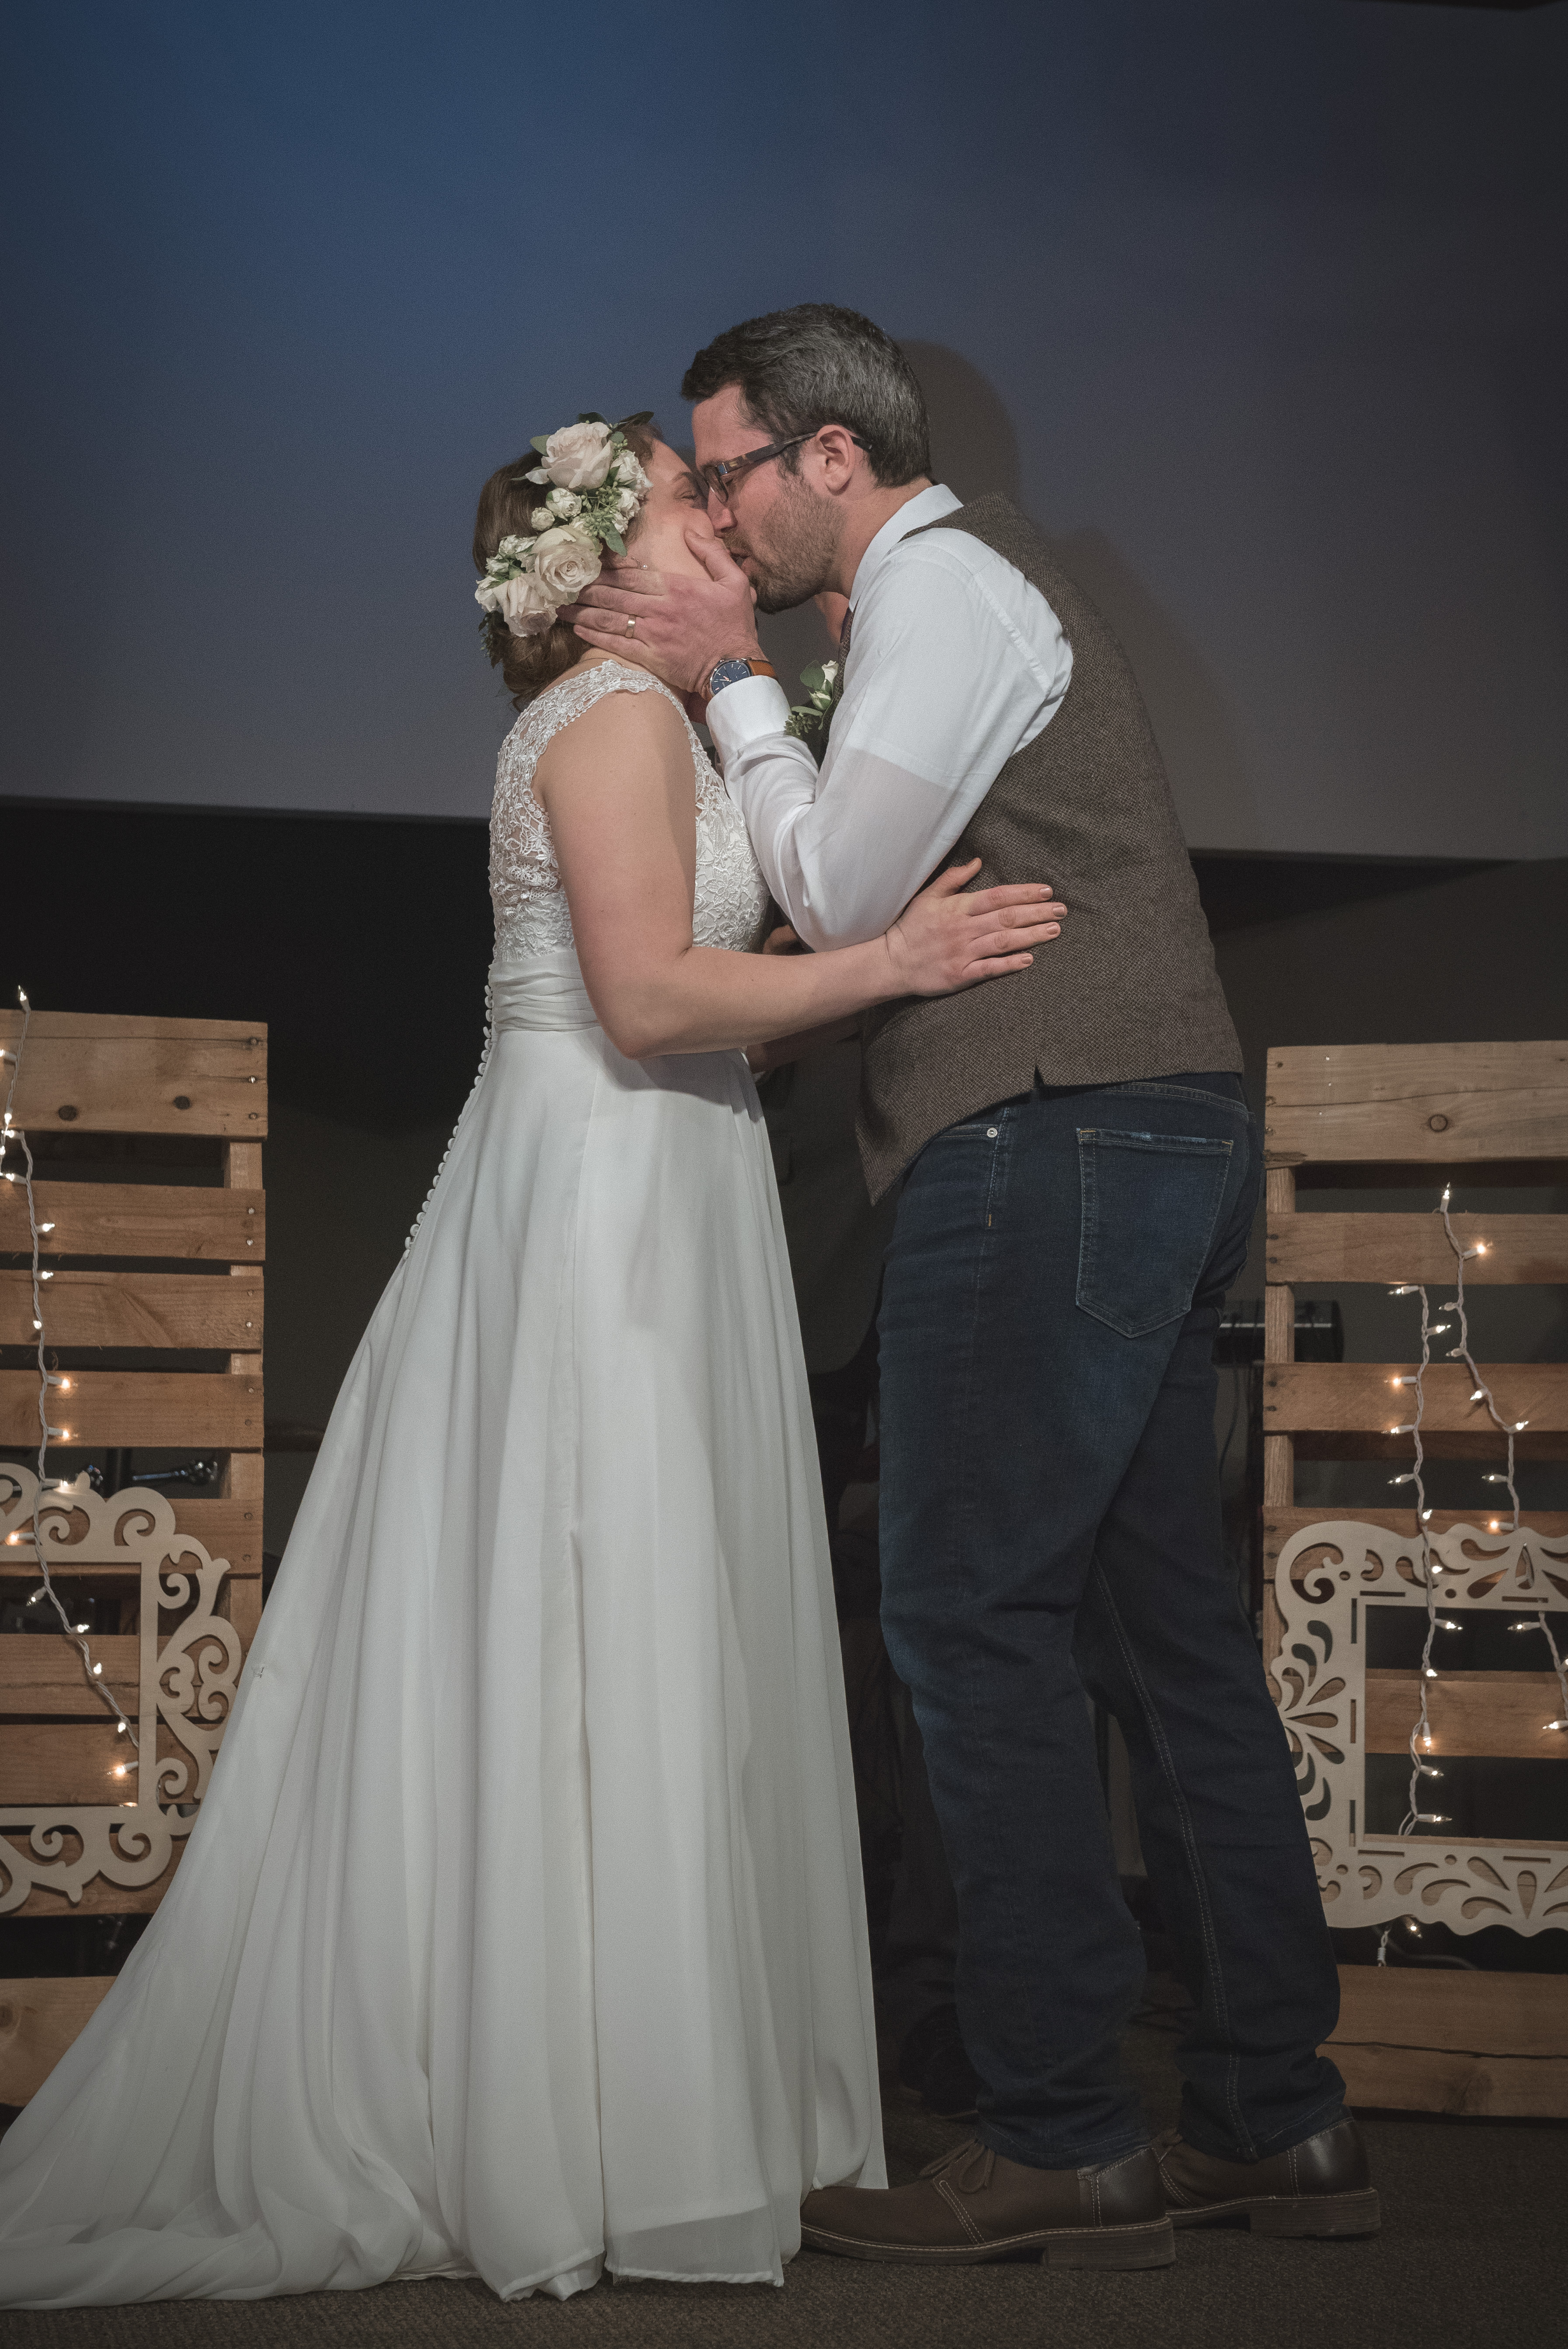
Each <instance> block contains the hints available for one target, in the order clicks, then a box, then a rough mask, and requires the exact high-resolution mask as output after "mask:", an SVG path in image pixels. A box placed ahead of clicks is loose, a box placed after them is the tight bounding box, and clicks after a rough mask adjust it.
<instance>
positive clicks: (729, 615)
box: [561, 533, 762, 693]
mask: <svg viewBox="0 0 1568 2349" xmlns="http://www.w3.org/2000/svg"><path fill="white" fill-rule="evenodd" d="M686 544H687V545H688V546H689V547H690V549H691V551H692V553H693V554H695V555H696V557H697V559H698V561H699V562H700V563H701V564H702V566H703V567H702V573H701V574H700V575H698V574H688V573H685V572H677V571H669V572H663V571H653V570H645V569H644V568H643V566H642V565H641V564H638V563H636V562H635V561H634V560H633V559H631V558H628V559H627V560H625V561H624V562H621V563H616V564H614V565H607V566H606V567H605V569H604V570H603V571H602V572H601V573H600V574H599V576H598V578H597V579H595V580H594V582H593V585H592V586H590V587H584V589H583V593H582V595H580V596H579V597H578V599H577V601H576V603H575V604H573V605H571V606H569V607H568V608H566V609H565V610H563V611H562V615H561V616H562V619H569V620H570V621H571V623H572V625H573V628H574V630H575V631H576V633H577V635H578V636H581V637H582V639H583V643H584V644H585V645H592V646H593V649H594V651H595V652H601V653H619V654H620V655H621V656H622V657H623V658H624V659H629V660H634V661H635V662H636V663H637V664H638V666H639V667H642V668H646V669H651V670H652V671H653V673H654V675H655V677H656V678H660V679H662V681H663V682H664V683H665V685H668V686H673V687H674V688H675V689H676V692H677V693H696V692H699V691H700V690H701V688H703V687H704V686H705V685H706V684H707V680H708V678H709V675H710V674H711V672H712V670H713V669H714V667H716V665H717V663H718V662H719V661H721V660H746V659H755V658H758V657H759V656H760V654H761V651H762V647H761V646H760V644H759V643H758V637H757V622H756V618H755V611H756V603H757V597H756V592H755V590H754V589H753V587H752V585H751V582H750V581H749V580H748V577H747V575H746V574H745V572H744V571H743V570H742V569H741V567H740V565H739V564H738V563H736V562H734V561H733V560H732V559H731V557H730V556H729V555H728V554H727V553H726V552H725V550H724V548H723V547H722V546H720V545H718V544H717V543H716V542H715V541H714V540H713V539H711V538H707V539H705V538H702V537H700V536H698V535H697V534H696V533H688V536H687V539H686ZM628 621H631V622H633V623H634V626H632V628H631V629H630V631H628V628H627V625H626V624H627V622H628Z"/></svg>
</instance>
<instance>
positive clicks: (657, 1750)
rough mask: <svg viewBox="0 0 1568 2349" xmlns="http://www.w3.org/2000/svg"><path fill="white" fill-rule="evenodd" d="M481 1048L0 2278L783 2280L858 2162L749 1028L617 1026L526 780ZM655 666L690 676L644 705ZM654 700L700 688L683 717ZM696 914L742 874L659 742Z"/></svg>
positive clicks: (832, 1851) (26, 2163) (845, 1821)
mask: <svg viewBox="0 0 1568 2349" xmlns="http://www.w3.org/2000/svg"><path fill="white" fill-rule="evenodd" d="M663 690H664V688H662V687H660V686H658V685H657V684H655V681H654V680H653V679H652V678H649V677H646V676H645V675H643V674H642V673H641V672H638V671H635V670H633V669H630V668H627V667H622V666H620V665H618V664H611V665H607V666H605V667H600V668H597V669H594V670H593V671H591V672H588V673H586V674H585V675H583V676H582V677H581V678H568V679H565V680H563V681H562V682H561V683H559V684H557V685H556V686H554V687H552V688H551V689H550V690H549V691H548V692H547V693H545V694H544V695H542V697H541V698H539V699H538V700H537V701H536V702H534V703H533V704H532V706H531V708H530V709H528V710H527V711H526V713H525V714H524V716H523V717H522V718H521V719H520V720H519V722H518V724H517V725H516V726H515V727H514V729H513V730H512V732H511V735H510V736H509V738H508V740H507V742H506V744H505V746H504V748H503V750H502V752H501V756H500V771H499V776H498V781H497V789H496V798H495V806H494V812H493V814H492V818H491V852H490V853H491V884H492V892H493V895H494V900H495V919H496V958H495V965H494V968H493V969H492V972H491V988H490V992H491V1023H492V1025H491V1034H490V1040H488V1042H487V1045H486V1051H485V1059H484V1061H483V1064H482V1065H481V1068H480V1075H479V1078H478V1081H476V1084H475V1086H474V1090H473V1092H472V1094H471V1095H470V1097H469V1102H468V1105H467V1107H466V1108H465V1109H464V1111H463V1113H462V1116H461V1119H460V1120H459V1124H458V1127H457V1130H456V1132H455V1133H454V1134H453V1137H452V1141H451V1144H450V1146H449V1150H448V1153H447V1155H446V1158H445V1159H444V1161H443V1162H442V1166H441V1171H440V1173H439V1174H438V1177H437V1180H436V1184H435V1186H434V1188H433V1190H432V1191H431V1194H430V1196H429V1199H428V1202H427V1204H426V1206H425V1209H424V1211H423V1214H422V1216H421V1218H420V1221H419V1223H418V1226H416V1229H415V1233H414V1236H413V1237H412V1239H411V1240H410V1242H409V1246H408V1250H407V1254H406V1256H405V1257H404V1260H403V1262H402V1264H401V1265H400V1267H399V1268H398V1269H397V1272H396V1273H395V1274H394V1275H393V1278H392V1279H391V1282H390V1284H389V1285H388V1287H387V1291H386V1294H385V1295H384V1296H383V1298H382V1299H381V1301H380V1303H379V1305H378V1306H377V1309H376V1313H375V1315H374V1317H373V1319H372V1320H371V1323H370V1326H369V1329H368V1330H366V1334H365V1338H364V1340H363V1343H362V1344H361V1346H360V1348H359V1350H358V1353H357V1354H356V1357H355V1360H354V1363H353V1366H352V1368H351V1369H350V1371H349V1373H348V1376H347V1378H346V1381H345V1382H344V1386H343V1391H342V1392H341V1394H340V1395H339V1397H338V1400H337V1403H336V1406H335V1410H334V1412H333V1414H332V1421H331V1424H330V1425H329V1427H328V1429H327V1432H326V1438H325V1444H323V1447H322V1452H321V1456H320V1459H319V1461H318V1463H317V1465H316V1469H315V1475H314V1476H313V1477H312V1479H311V1483H310V1487H309V1490H308V1492H307V1494H306V1495H305V1499H304V1506H303V1507H302V1508H301V1511H300V1515H299V1519H298V1522H297V1524H296V1525H295V1527H294V1534H293V1537H292V1538H291V1540H290V1542H289V1545H288V1549H287V1552H286V1555H285V1557H284V1563H283V1566H282V1568H281V1570H280V1573H279V1577H278V1581H277V1586H276V1588H275V1589H274V1591H273V1596H272V1599H271V1600H270V1602H269V1604H268V1607H267V1609H266V1612H265V1614H264V1616H263V1620H262V1625H261V1630H260V1631H259V1634H258V1636H257V1639H256V1641H255V1644H254V1647H253V1651H252V1653H251V1656H250V1659H249V1661H248V1664H247V1666H246V1670H245V1674H244V1678H243V1682H242V1687H241V1691H240V1696H239V1702H238V1703H237V1706H236V1708H235V1712H234V1715H233V1718H232V1722H231V1723H230V1726H229V1729H228V1732H227V1735H226V1737H225V1740H224V1744H223V1747H222V1754H221V1757H220V1760H219V1763H218V1766H217V1771H216V1774H215V1776H214V1780H213V1784H212V1787H211V1792H210V1794H209V1795H208V1796H207V1800H206V1803H205V1805H204V1806H203V1809H202V1813H201V1818H200V1820H199V1821H198V1823H197V1825H196V1827H195V1830H194V1833H193V1835H192V1837H191V1845H190V1849H189V1851H188V1854H187V1856H186V1858H185V1860H184V1863H183V1865H182V1866H181V1869H180V1872H179V1874H178V1876H177V1877H176V1878H175V1879H174V1882H173V1885H172V1887H171V1888H170V1892H169V1895H168V1898H167V1899H165V1901H164V1903H163V1905H162V1907H161V1909H160V1910H159V1911H158V1913H157V1915H156V1916H155V1917H154V1919H153V1920H152V1923H151V1925H150V1929H149V1930H148V1931H147V1933H146V1934H145V1935H144V1937H143V1938H142V1940H140V1941H139V1944H138V1945H137V1947H136V1949H135V1950H134V1951H133V1952H132V1954H131V1956H130V1959H129V1962H128V1963H127V1965H126V1967H125V1971H124V1972H123V1973H122V1974H121V1975H120V1977H119V1981H118V1982H117V1983H116V1985H115V1987H114V1989H113V1990H112V1991H111V1992H109V1994H108V1997H107V1998H106V1999H105V2000H104V2002H103V2003H102V2005H101V2006H100V2007H99V2008H98V2012H97V2013H96V2014H95V2015H94V2017H93V2019H92V2021H91V2022H90V2023H88V2027H87V2029H86V2030H85V2031H84V2032H83V2033H82V2034H81V2036H80V2038H79V2039H77V2042H76V2043H75V2044H74V2045H73V2046H72V2047H71V2048H70V2049H69V2050H68V2051H67V2054H66V2055H65V2056H64V2057H63V2058H62V2060H61V2062H60V2063H59V2064H58V2065H57V2068H56V2070H55V2071H54V2073H53V2074H52V2075H51V2076H50V2078H49V2079H48V2080H47V2081H46V2084H45V2085H44V2086H43V2088H42V2089H41V2090H40V2091H39V2092H38V2094H37V2095H36V2097H35V2098H34V2100H33V2102H32V2104H31V2105H29V2106H28V2107H27V2108H26V2112H25V2113H24V2114H23V2115H22V2116H21V2117H20V2119H18V2120H17V2121H16V2123H15V2126H14V2127H12V2129H11V2131H10V2133H9V2135H8V2136H7V2137H6V2138H5V2141H4V2143H3V2144H0V2299H3V2300H5V2301H6V2302H10V2303H12V2304H18V2303H25V2304H33V2305H57V2304H59V2303H64V2302H125V2301H137V2300H147V2299H155V2298H177V2297H190V2298H199V2297H214V2298H235V2299H248V2298H253V2297H260V2296H262V2295H264V2294H270V2293H277V2292H312V2291H318V2290H322V2289H327V2288H342V2289H346V2288H350V2287H354V2286H357V2285H366V2284H374V2283H379V2282H383V2281H384V2280H385V2279H387V2278H389V2277H402V2278H414V2277H420V2276H433V2275H467V2274H474V2273H477V2274H479V2275H480V2276H482V2277H483V2278H484V2279H485V2280H486V2282H489V2283H490V2284H491V2285H492V2286H493V2287H494V2288H495V2290H496V2291H497V2292H500V2294H501V2295H502V2296H503V2297H513V2296H518V2295H521V2294H524V2293H528V2292H552V2293H555V2294H557V2295H559V2296H561V2297H564V2296H566V2295H567V2294H568V2293H570V2292H575V2291H578V2290H581V2289H582V2288H583V2286H585V2285H588V2284H591V2283H593V2282H594V2281H595V2279H596V2278H597V2277H598V2276H599V2275H600V2274H601V2272H602V2271H603V2270H604V2269H605V2268H608V2269H609V2270H611V2271H614V2273H616V2274H618V2275H621V2276H661V2277H671V2278H676V2279H682V2280H696V2279H705V2278H712V2279H724V2280H726V2281H729V2282H738V2281H751V2280H759V2279H769V2280H771V2281H773V2282H780V2281H781V2278H782V2265H783V2262H784V2261H787V2260H788V2259H789V2258H790V2256H791V2255H792V2254H793V2252H794V2251H796V2250H797V2248H798V2246H799V2205H800V2200H801V2197H802V2195H803V2194H804V2193H805V2192H806V2191H807V2190H808V2189H810V2187H811V2186H812V2185H813V2184H814V2183H826V2182H828V2181H830V2180H833V2179H841V2178H842V2179H855V2178H859V2179H860V2180H861V2183H863V2184H868V2185H880V2184H882V2182H883V2169H882V2135H881V2120H880V2112H879V2106H878V2100H877V2075H876V2054H875V2038H874V2031H873V2025H872V1999H871V1980H870V1972H869V1968H868V1964H867V1954H866V1937H865V1920H864V1908H863V1900H862V1895H861V1873H860V1857H859V1846H858V1841H857V1837H856V1828H855V1812H854V1802H853V1796H852V1793H851V1779H850V1764H849V1741H848V1734H847V1729H846V1723H845V1714H844V1698H843V1683H842V1675H841V1667H840V1661H839V1653H838V1641H837V1634H836V1630H835V1625H834V1618H833V1608H832V1600H831V1589H830V1577H829V1570H828V1555H827V1539H826V1532H825V1527H824V1523H823V1517H822V1506H821V1497H820V1491H821V1488H820V1482H819V1477H818V1471H817V1464H816V1455H815V1447H814V1441H813V1436H812V1430H811V1421H810V1411H809V1403H808V1396H807V1389H806V1378H805V1371H804V1366H803V1362H802V1359H801V1353H800V1343H799V1334H798V1331H797V1328H796V1319H795V1306H794V1300H793V1297H792V1294H791V1289H790V1283H789V1268H788V1264H787V1261H786V1257H785V1250H784V1239H783V1231H782V1226H781V1224H780V1220H779V1204H778V1198H777V1195H776V1192H775V1188H774V1181H773V1174H772V1168H771V1164H770V1161H769V1150H768V1145H767V1141H766V1136H765V1133H764V1130H763V1126H762V1123H761V1119H760V1114H759V1112H758V1105H757V1097H756V1094H755V1092H754V1090H753V1088H752V1084H751V1080H750V1077H749V1075H748V1071H747V1068H746V1064H745V1061H744V1058H743V1056H742V1055H741V1054H740V1053H738V1052H711V1053H703V1054H693V1055H688V1056H682V1057H671V1058H667V1059H659V1060H652V1061H643V1062H637V1061H627V1060H624V1059H623V1057H622V1055H621V1054H620V1053H619V1052H618V1051H617V1050H615V1048H614V1045H613V1044H612V1043H611V1042H610V1041H609V1040H608V1038H607V1037H606V1036H605V1035H604V1033H603V1030H602V1029H601V1028H600V1027H599V1026H598V1024H597V1022H596V1021H595V1019H594V1017H593V1009H592V1007H591V1006H590V1004H589V1001H588V998H587V995H586V993H585V991H584V989H583V982H582V978H581V976H580V974H579V971H578V968H577V961H576V957H575V955H574V954H573V948H572V929H571V922H570V918H569V916H568V912H567V907H566V902H565V897H564V895H563V893H562V888H561V884H560V876H559V873H558V872H557V869H556V866H555V863H554V859H553V855H552V849H551V843H550V837H549V832H548V827H547V825H546V823H545V820H544V816H543V813H542V810H541V809H540V806H539V803H538V802H537V800H536V799H535V798H534V795H533V792H532V789H531V779H532V774H533V769H534V764H535V761H537V759H538V757H539V754H540V752H541V750H542V749H543V747H544V745H545V743H546V742H547V741H548V740H549V739H550V737H551V736H552V733H554V731H555V730H557V729H558V728H559V727H561V726H562V725H565V724H567V723H569V722H570V721H571V720H572V719H573V718H575V717H576V716H578V715H579V714H580V713H581V712H582V711H583V710H584V709H588V708H589V707H590V706H591V705H592V704H593V702H594V701H596V700H597V699H598V698H600V697H601V696H602V695H603V694H605V693H609V692H615V691H631V692H636V691H654V692H662V691H663ZM677 706H678V705H677ZM687 730H688V733H689V732H690V729H689V727H688V729H687ZM691 743H692V753H693V769H694V775H695V778H696V794H697V859H696V908H695V916H694V931H695V935H696V938H697V940H698V942H699V943H701V944H703V945H707V946H714V947H736V948H741V947H749V946H751V945H752V944H753V943H754V942H755V938H756V935H757V932H758V926H759V924H760V921H761V918H762V916H763V912H764V907H765V904H766V891H765V888H764V885H763V884H762V882H761V880H760V878H759V876H758V871H757V867H756V864H755V863H754V861H753V859H752V856H751V853H750V849H749V846H748V843H747V839H746V833H745V829H744V826H743V824H742V823H741V820H740V817H739V815H738V812H736V810H735V809H734V807H733V806H732V805H731V802H730V801H729V800H728V798H727V794H726V793H725V792H724V789H723V786H722V784H721V783H720V782H719V781H718V780H717V777H716V776H715V775H714V773H713V771H712V770H711V768H710V767H709V765H708V763H707V759H706V758H705V756H704V755H703V752H702V750H701V748H700V746H699V744H698V742H697V740H696V735H695V734H692V735H691Z"/></svg>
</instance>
